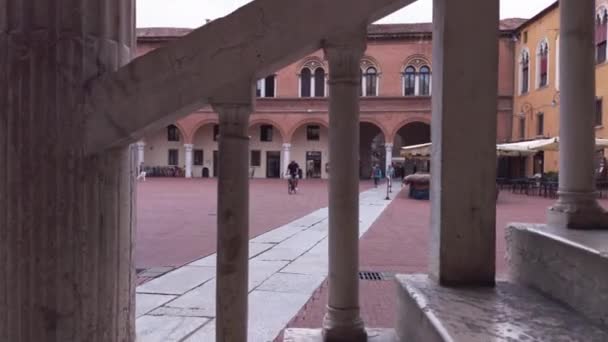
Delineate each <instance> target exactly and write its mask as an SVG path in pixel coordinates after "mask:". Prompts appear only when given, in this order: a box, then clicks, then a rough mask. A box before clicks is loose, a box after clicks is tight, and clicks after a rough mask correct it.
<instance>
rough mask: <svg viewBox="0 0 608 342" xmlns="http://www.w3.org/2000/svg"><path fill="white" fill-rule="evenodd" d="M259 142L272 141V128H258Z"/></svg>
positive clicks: (269, 126) (263, 126) (265, 126)
mask: <svg viewBox="0 0 608 342" xmlns="http://www.w3.org/2000/svg"><path fill="white" fill-rule="evenodd" d="M260 141H272V126H271V125H261V126H260Z"/></svg>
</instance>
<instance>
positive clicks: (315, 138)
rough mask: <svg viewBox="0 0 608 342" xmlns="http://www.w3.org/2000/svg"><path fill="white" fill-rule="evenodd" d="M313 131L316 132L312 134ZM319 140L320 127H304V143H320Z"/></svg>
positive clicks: (313, 125)
mask: <svg viewBox="0 0 608 342" xmlns="http://www.w3.org/2000/svg"><path fill="white" fill-rule="evenodd" d="M313 130H316V131H317V132H316V133H314V132H313ZM320 140H321V125H315V124H311V125H306V141H320Z"/></svg>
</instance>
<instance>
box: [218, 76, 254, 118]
mask: <svg viewBox="0 0 608 342" xmlns="http://www.w3.org/2000/svg"><path fill="white" fill-rule="evenodd" d="M254 99H255V82H254V81H252V80H249V81H247V80H243V82H242V83H238V84H237V85H235V86H232V87H229V88H225V89H222V90H221V91H218V94H217V95H214V96H213V97H211V98H210V99H209V103H210V104H211V107H212V108H213V110H215V111H216V112H218V114H221V113H220V112H221V111H226V110H231V109H232V110H231V111H234V110H237V111H238V110H246V111H247V112H248V113H251V112H253V110H254V103H255V101H254Z"/></svg>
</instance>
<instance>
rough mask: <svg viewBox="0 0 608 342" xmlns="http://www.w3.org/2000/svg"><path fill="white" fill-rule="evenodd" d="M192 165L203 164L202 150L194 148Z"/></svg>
mask: <svg viewBox="0 0 608 342" xmlns="http://www.w3.org/2000/svg"><path fill="white" fill-rule="evenodd" d="M194 165H203V150H194Z"/></svg>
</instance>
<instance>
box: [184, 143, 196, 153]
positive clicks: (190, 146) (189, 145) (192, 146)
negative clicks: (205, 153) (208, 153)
mask: <svg viewBox="0 0 608 342" xmlns="http://www.w3.org/2000/svg"><path fill="white" fill-rule="evenodd" d="M184 147H185V148H186V152H189V151H192V149H193V148H194V144H184Z"/></svg>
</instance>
